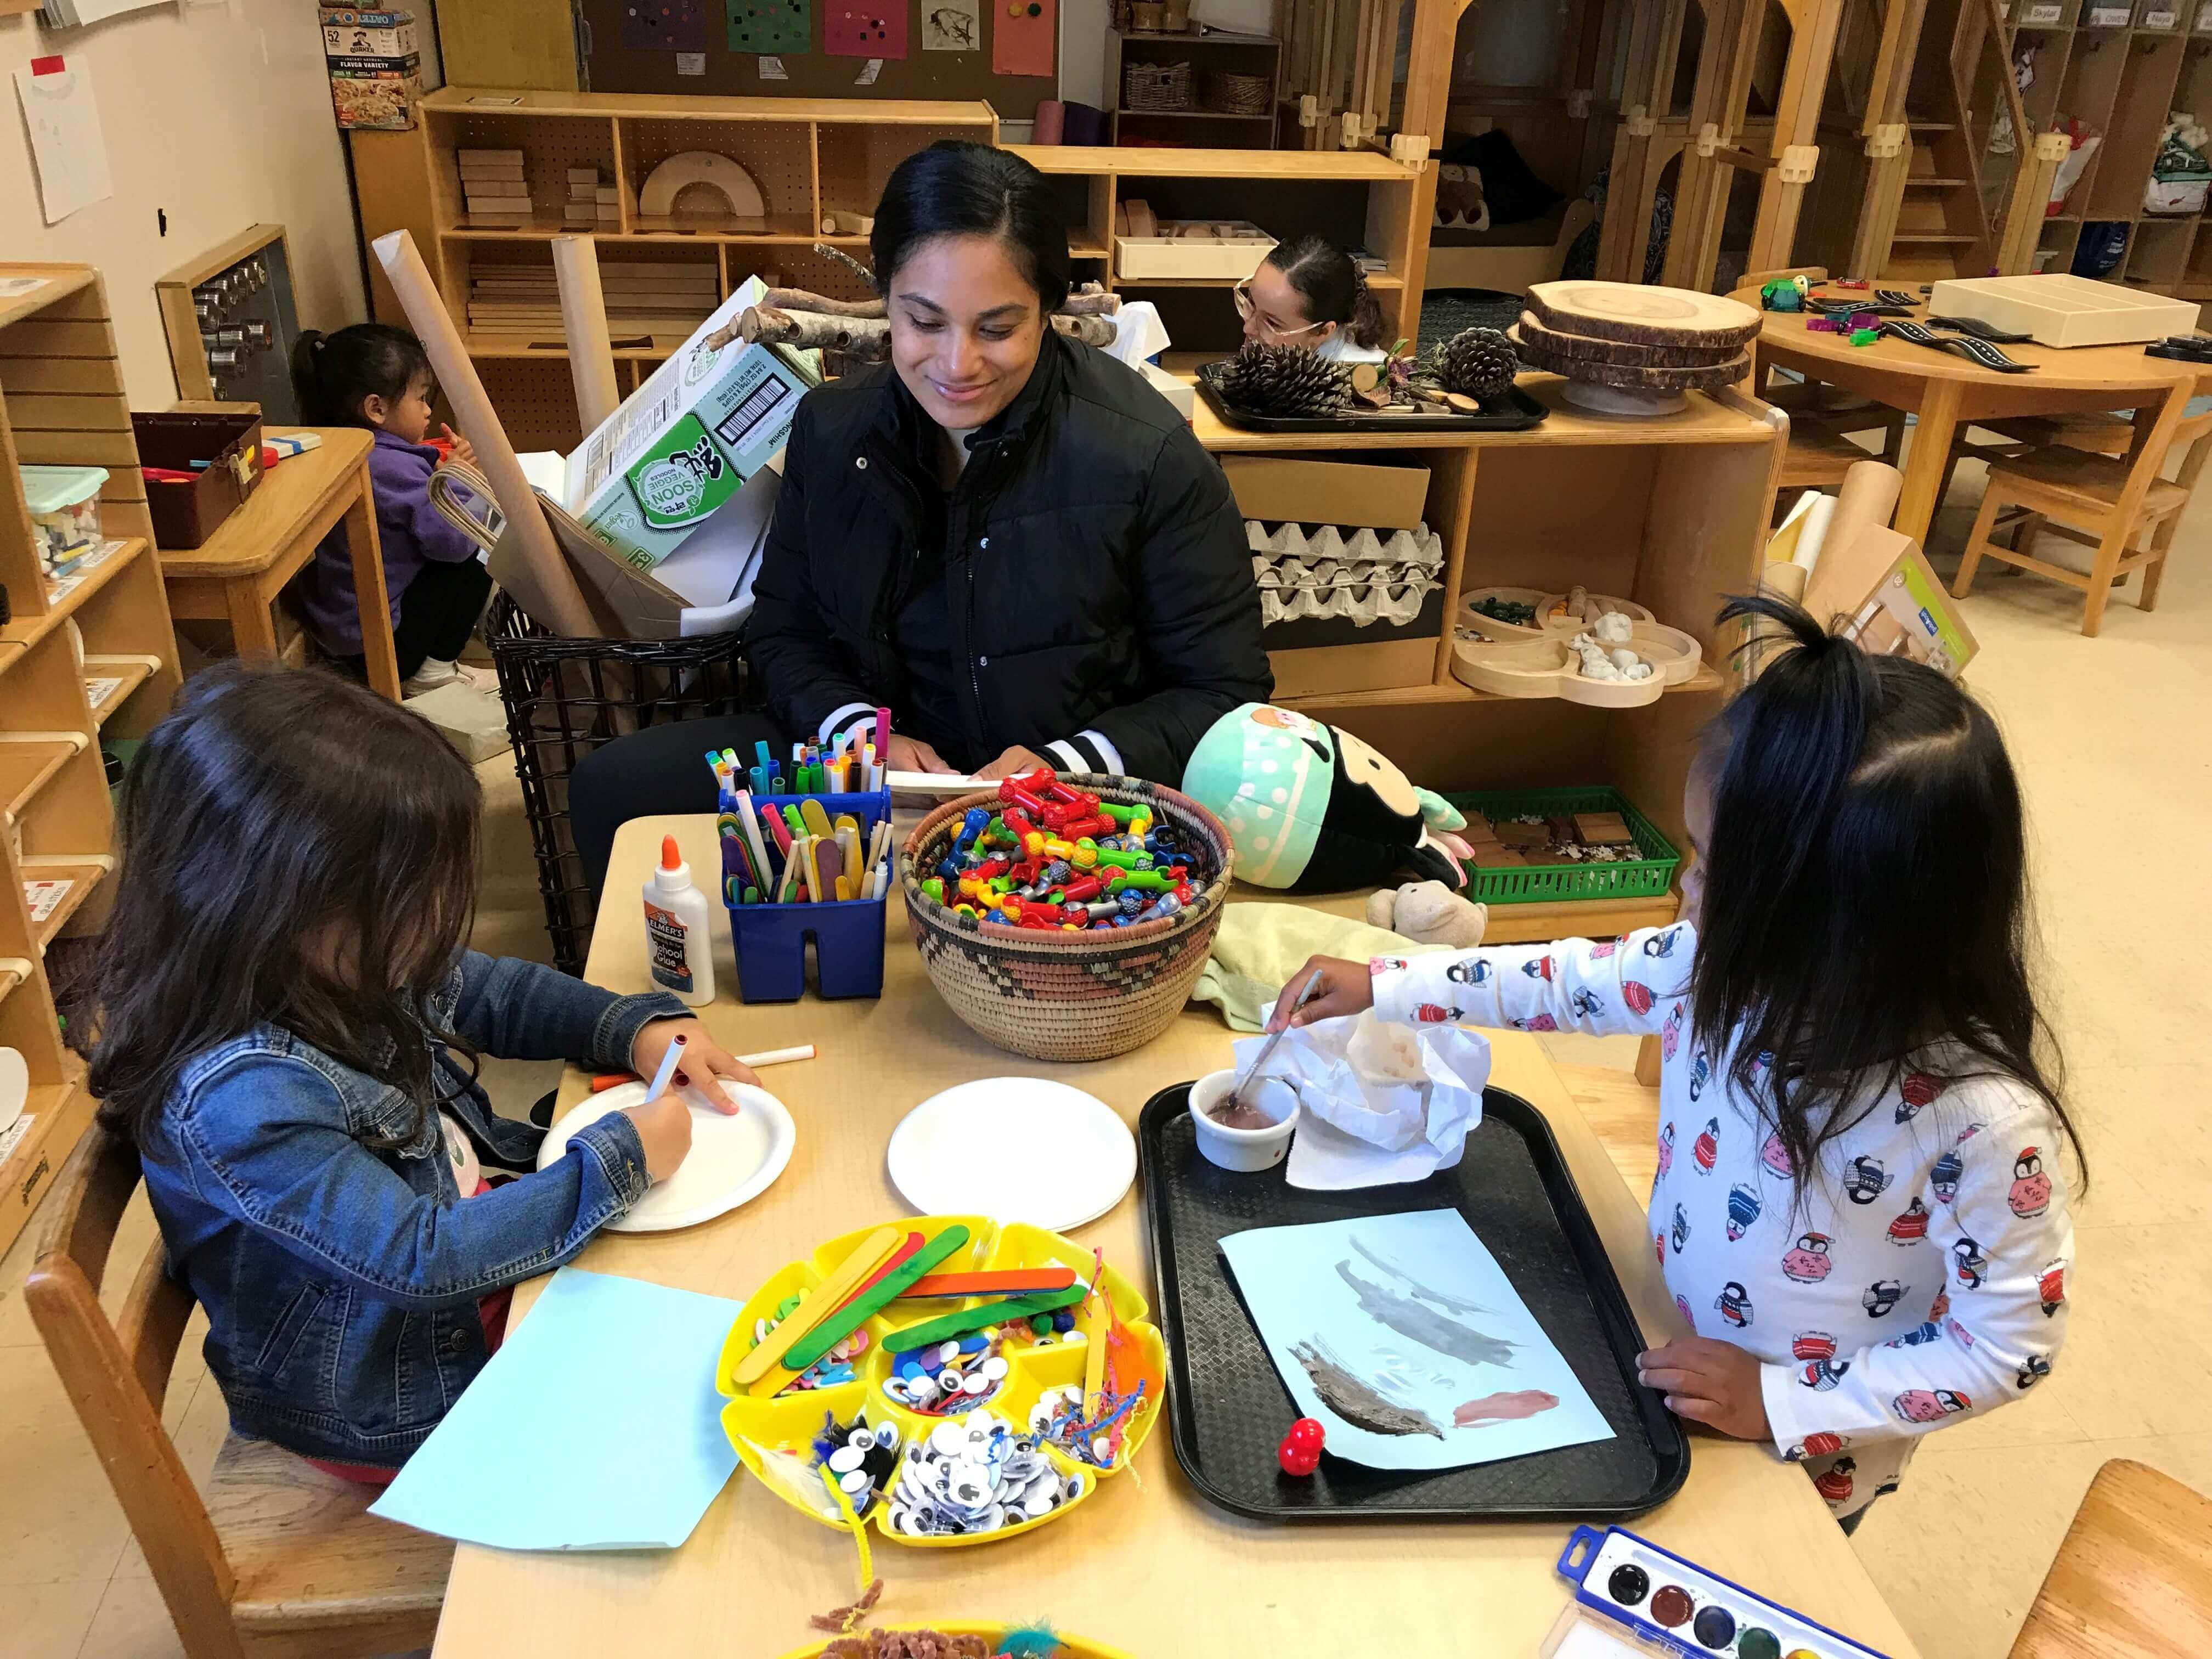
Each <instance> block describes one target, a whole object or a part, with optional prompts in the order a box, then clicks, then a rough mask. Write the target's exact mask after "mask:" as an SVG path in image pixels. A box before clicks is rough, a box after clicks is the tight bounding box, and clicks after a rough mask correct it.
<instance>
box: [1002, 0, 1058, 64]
mask: <svg viewBox="0 0 2212 1659" xmlns="http://www.w3.org/2000/svg"><path fill="white" fill-rule="evenodd" d="M993 3H994V5H996V6H997V7H998V8H999V9H997V10H996V11H994V13H993V14H992V15H991V73H992V74H994V75H1050V74H1051V73H1052V57H1053V50H1054V47H1055V46H1057V45H1058V44H1059V41H1060V0H993Z"/></svg>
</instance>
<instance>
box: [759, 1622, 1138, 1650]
mask: <svg viewBox="0 0 2212 1659" xmlns="http://www.w3.org/2000/svg"><path fill="white" fill-rule="evenodd" d="M880 1628H882V1629H884V1630H933V1631H938V1632H941V1633H943V1634H944V1635H946V1636H980V1637H981V1638H983V1639H984V1640H985V1641H987V1642H996V1641H998V1640H1000V1638H1003V1637H1004V1636H1005V1635H1006V1631H1007V1628H1008V1627H1007V1626H1005V1625H990V1624H977V1623H975V1622H973V1621H963V1622H960V1623H956V1624H949V1625H884V1626H880ZM1054 1634H1055V1635H1057V1636H1058V1637H1059V1638H1060V1651H1059V1652H1058V1653H1056V1654H1054V1656H1053V1659H1131V1656H1130V1655H1128V1654H1127V1653H1125V1652H1123V1651H1122V1650H1121V1649H1120V1648H1109V1647H1108V1646H1107V1645H1106V1644H1104V1643H1103V1642H1089V1641H1085V1639H1084V1638H1082V1637H1080V1636H1070V1635H1068V1634H1067V1633H1066V1632H1064V1631H1056V1632H1054ZM848 1639H849V1638H845V1637H842V1636H833V1637H831V1638H829V1640H828V1641H823V1642H812V1643H809V1644H807V1645H806V1646H805V1647H803V1648H793V1649H792V1650H791V1651H790V1652H788V1653H787V1654H785V1655H784V1656H783V1659H822V1656H823V1654H825V1653H827V1652H828V1651H829V1648H830V1644H832V1643H835V1642H842V1641H845V1640H848Z"/></svg>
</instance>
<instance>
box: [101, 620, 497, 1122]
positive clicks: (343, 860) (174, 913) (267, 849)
mask: <svg viewBox="0 0 2212 1659" xmlns="http://www.w3.org/2000/svg"><path fill="white" fill-rule="evenodd" d="M480 804H481V798H480V792H479V790H478V788H477V780H476V775H475V773H473V772H472V771H471V770H470V769H469V767H468V766H467V764H466V763H464V762H463V761H462V759H461V758H460V757H459V756H458V755H456V754H455V753H454V752H453V750H452V749H451V748H449V747H447V744H446V742H445V740H444V739H443V738H441V737H440V736H439V735H438V733H437V732H435V730H434V729H432V728H431V726H428V724H427V723H425V722H424V721H423V720H422V719H421V718H420V717H419V716H416V715H415V714H410V713H408V712H407V711H406V710H405V709H404V708H401V707H400V706H399V705H398V704H397V703H393V702H387V701H386V699H384V698H382V697H380V696H376V695H375V694H374V692H372V691H370V690H368V689H367V688H365V687H363V686H359V685H355V684H351V683H350V682H349V681H345V680H342V679H339V678H337V677H336V676H335V675H332V674H329V673H326V672H324V671H321V670H319V669H287V668H279V667H266V666H259V667H249V666H244V665H239V664H235V663H231V664H225V665H219V666H217V667H215V668H210V669H209V670H207V671H205V672H204V673H202V674H199V675H197V676H195V677H194V678H192V680H191V682H190V683H189V684H187V685H186V686H185V690H184V692H183V695H182V696H180V697H179V701H178V705H177V708H176V710H175V712H173V714H170V715H169V716H168V717H167V719H165V720H162V721H161V724H160V725H158V726H155V728H154V729H153V731H152V732H149V733H148V734H147V738H146V742H145V746H144V747H143V749H142V750H140V751H139V753H138V754H137V757H135V759H134V760H133V762H132V764H131V771H130V773H129V775H128V776H127V777H126V778H125V782H124V792H123V807H122V873H121V875H120V876H119V877H118V883H119V885H118V890H117V894H116V901H115V909H114V913H113V915H112V918H111V919H110V921H109V922H108V925H107V930H106V936H105V937H104V939H102V941H101V944H100V951H99V954H98V957H97V960H96V962H95V963H94V964H93V966H92V967H91V968H90V969H88V974H87V978H86V981H85V983H84V984H83V985H82V987H79V993H78V995H77V996H76V1000H75V1006H74V1008H73V1010H72V1014H73V1018H72V1022H71V1024H72V1028H73V1029H76V1030H86V1031H89V1033H90V1036H91V1039H92V1041H91V1048H90V1052H91V1056H92V1072H91V1085H92V1090H93V1092H94V1094H95V1095H96V1096H98V1097H99V1098H100V1121H102V1122H103V1123H105V1124H106V1125H107V1127H110V1128H111V1129H113V1130H115V1131H116V1132H117V1133H121V1134H124V1135H127V1136H129V1137H131V1139H134V1140H137V1139H141V1138H142V1137H143V1135H145V1134H146V1133H149V1131H151V1129H152V1128H153V1127H154V1125H155V1123H156V1122H157V1121H159V1120H160V1117H161V1109H162V1106H163V1103H165V1102H166V1101H167V1098H168V1097H169V1096H170V1094H171V1092H172V1091H173V1090H174V1089H175V1087H176V1085H177V1079H178V1077H179V1073H181V1072H182V1071H183V1069H184V1067H185V1065H186V1063H187V1062H189V1061H190V1060H191V1059H192V1058H193V1057H194V1056H195V1055H197V1054H204V1053H205V1052H207V1051H208V1050H209V1049H210V1048H215V1047H216V1046H217V1045H219V1044H221V1043H223V1042H228V1041H230V1040H231V1039H233V1038H234V1037H239V1036H244V1035H246V1033H247V1032H249V1031H251V1030H252V1029H253V1028H254V1027H255V1026H257V1025H260V1024H271V1025H276V1026H278V1027H281V1028H282V1029H283V1030H287V1031H289V1032H291V1033H292V1034H293V1035H294V1036H297V1037H299V1038H300V1039H301V1041H302V1042H307V1043H310V1044H312V1045H313V1047H315V1048H319V1049H320V1050H321V1051H322V1052H323V1053H324V1054H327V1055H329V1056H330V1057H331V1059H332V1060H336V1061H337V1062H338V1063H339V1064H340V1065H342V1066H348V1067H350V1068H351V1069H353V1070H355V1071H357V1072H362V1073H367V1074H368V1076H370V1077H373V1078H374V1079H377V1080H378V1081H379V1082H380V1083H385V1084H388V1085H391V1086H392V1087H393V1088H396V1089H398V1090H399V1091H401V1092H403V1093H404V1095H405V1096H406V1097H407V1098H408V1100H409V1101H410V1103H412V1104H413V1106H414V1108H415V1112H416V1115H415V1117H414V1119H413V1121H412V1122H411V1124H410V1125H409V1126H407V1127H406V1129H405V1130H404V1132H403V1133H398V1134H395V1135H394V1136H393V1137H392V1139H390V1140H388V1141H380V1142H377V1143H374V1144H377V1145H404V1144H406V1143H407V1142H408V1141H410V1140H411V1139H413V1138H414V1135H415V1134H416V1133H420V1132H421V1129H422V1121H423V1115H425V1114H427V1113H428V1112H429V1111H431V1110H433V1109H435V1106H436V1104H437V1103H438V1099H439V1091H438V1085H437V1073H436V1071H435V1050H436V1049H437V1048H441V1047H443V1048H454V1049H456V1050H458V1051H459V1053H460V1054H462V1055H463V1056H464V1058H465V1060H466V1061H467V1062H468V1064H469V1065H470V1066H473V1065H474V1064H475V1056H474V1054H473V1052H472V1051H471V1049H470V1048H469V1046H468V1044H466V1043H465V1042H462V1041H461V1040H460V1039H459V1038H458V1037H456V1036H454V1035H453V1033H452V1032H449V1031H444V1030H440V1029H438V1028H437V1026H436V1025H435V1023H434V1022H433V1021H432V1020H431V1018H430V1015H429V999H430V996H431V994H432V993H433V992H435V990H437V989H438V987H440V985H441V983H442V982H443V981H444V979H445V977H446V975H447V972H448V971H449V969H451V967H452V964H453V959H454V957H455V955H456V953H458V952H459V950H460V948H461V946H462V945H463V943H464V942H465V940H466V939H467V938H468V933H469V927H470V923H471V920H472V918H473V916H474V914H475V909H476V868H477V809H478V807H479V805H480ZM448 1092H450V1091H448Z"/></svg>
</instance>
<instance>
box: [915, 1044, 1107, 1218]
mask: <svg viewBox="0 0 2212 1659" xmlns="http://www.w3.org/2000/svg"><path fill="white" fill-rule="evenodd" d="M890 1177H891V1184H892V1185H893V1186H895V1187H896V1188H898V1189H899V1195H900V1196H901V1197H902V1198H903V1199H905V1200H906V1201H907V1202H908V1203H909V1204H911V1205H913V1206H914V1207H915V1209H916V1210H917V1211H919V1212H921V1213H922V1214H923V1215H987V1216H992V1217H994V1218H997V1219H999V1220H1000V1221H1026V1222H1028V1223H1030V1225H1033V1226H1038V1227H1045V1228H1048V1229H1050V1230H1051V1231H1054V1232H1065V1231H1066V1230H1067V1229H1068V1228H1070V1227H1079V1226H1081V1225H1083V1224H1084V1223H1085V1222H1086V1221H1094V1220H1096V1219H1097V1218H1098V1217H1100V1216H1102V1215H1104V1214H1105V1213H1106V1212H1107V1211H1109V1210H1110V1209H1112V1208H1113V1207H1114V1206H1115V1205H1116V1204H1119V1203H1120V1202H1121V1194H1124V1193H1126V1192H1127V1191H1128V1190H1129V1183H1130V1182H1133V1181H1134V1180H1135V1179H1136V1178H1137V1142H1136V1138H1135V1137H1134V1136H1133V1135H1132V1134H1130V1133H1129V1126H1128V1125H1127V1124H1126V1123H1124V1122H1122V1121H1121V1119H1120V1118H1119V1117H1117V1116H1116V1115H1115V1113H1114V1110H1113V1109H1112V1108H1111V1107H1109V1105H1107V1104H1106V1103H1105V1102H1104V1101H1103V1100H1100V1099H1097V1097H1094V1096H1091V1095H1086V1094H1085V1093H1084V1092H1083V1091H1082V1090H1080V1089H1071V1088H1069V1087H1068V1086H1067V1085H1066V1084H1065V1083H1047V1082H1042V1081H1040V1080H1039V1079H1036V1078H1026V1077H993V1078H984V1079H981V1080H979V1081H977V1082H975V1083H963V1084H961V1085H959V1086H958V1087H957V1088H951V1089H947V1090H946V1091H945V1092H944V1093H943V1094H939V1095H932V1096H931V1097H929V1098H928V1099H927V1100H925V1101H923V1102H922V1103H921V1105H919V1106H917V1107H915V1109H913V1110H912V1111H910V1112H908V1114H907V1115H906V1116H905V1118H904V1119H902V1121H900V1124H899V1126H898V1127H897V1128H896V1129H895V1130H893V1131H892V1132H891V1144H890Z"/></svg>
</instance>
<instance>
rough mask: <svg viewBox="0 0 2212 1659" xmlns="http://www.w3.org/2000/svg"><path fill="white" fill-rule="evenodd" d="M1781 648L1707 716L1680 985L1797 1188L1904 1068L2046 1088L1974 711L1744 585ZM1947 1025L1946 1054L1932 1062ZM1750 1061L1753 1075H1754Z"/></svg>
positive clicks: (2047, 1073)
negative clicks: (1692, 917)
mask: <svg viewBox="0 0 2212 1659" xmlns="http://www.w3.org/2000/svg"><path fill="white" fill-rule="evenodd" d="M1754 617H1756V618H1764V619H1765V620H1766V621H1767V622H1770V623H1774V624H1776V625H1778V628H1779V629H1782V630H1783V631H1784V633H1786V634H1787V635H1790V636H1791V637H1792V638H1793V639H1794V641H1795V644H1794V646H1793V647H1790V648H1787V649H1785V650H1784V652H1783V653H1782V654H1781V655H1780V656H1778V657H1777V658H1775V659H1773V660H1772V661H1771V663H1770V664H1769V665H1768V666H1767V667H1766V668H1765V671H1763V672H1762V673H1761V674H1760V675H1759V678H1757V679H1755V680H1754V681H1753V682H1752V684H1751V685H1750V686H1749V688H1748V689H1747V690H1745V691H1744V692H1743V693H1742V695H1741V696H1738V697H1737V698H1736V699H1735V702H1731V703H1730V704H1729V707H1728V708H1727V709H1726V710H1725V711H1724V712H1723V714H1721V716H1720V718H1719V720H1717V722H1716V723H1715V727H1714V730H1713V732H1711V735H1710V736H1709V738H1708V741H1707V745H1706V748H1705V752H1704V755H1703V756H1702V757H1701V759H1700V761H1699V765H1700V766H1701V768H1703V769H1704V771H1705V775H1706V776H1707V777H1708V778H1709V779H1710V780H1711V788H1712V840H1711V845H1710V846H1709V847H1705V848H1700V849H1699V854H1700V856H1701V857H1702V858H1703V859H1704V860H1705V909H1704V915H1703V917H1702V919H1701V920H1700V922H1699V933H1698V957H1697V967H1696V971H1695V976H1694V979H1693V981H1692V998H1691V1009H1692V1028H1693V1030H1694V1032H1695V1035H1696V1038H1697V1041H1698V1042H1699V1046H1700V1047H1701V1048H1704V1049H1705V1051H1706V1052H1708V1053H1711V1054H1720V1053H1722V1052H1723V1049H1725V1048H1728V1047H1729V1044H1730V1043H1731V1042H1733V1045H1734V1047H1733V1051H1732V1054H1731V1058H1730V1060H1729V1080H1730V1082H1731V1083H1733V1084H1734V1085H1735V1088H1736V1089H1737V1091H1739V1092H1740V1093H1741V1096H1742V1097H1743V1098H1745V1099H1747V1100H1754V1101H1758V1102H1759V1103H1760V1110H1761V1111H1762V1113H1763V1114H1765V1115H1767V1116H1768V1118H1769V1119H1770V1122H1769V1124H1768V1126H1767V1127H1770V1128H1771V1130H1772V1131H1773V1133H1774V1134H1775V1135H1776V1136H1777V1137H1778V1139H1780V1141H1781V1143H1782V1146H1783V1149H1784V1151H1785V1152H1788V1154H1789V1156H1790V1168H1791V1169H1792V1170H1796V1175H1797V1181H1798V1190H1799V1191H1800V1193H1801V1194H1802V1191H1803V1190H1804V1183H1805V1182H1806V1181H1807V1179H1808V1177H1809V1176H1810V1175H1811V1173H1812V1171H1814V1170H1815V1169H1816V1168H1817V1167H1818V1163H1819V1158H1820V1153H1821V1151H1822V1149H1823V1148H1825V1147H1826V1146H1827V1145H1828V1143H1829V1142H1831V1141H1832V1140H1833V1139H1836V1137H1837V1136H1838V1135H1840V1134H1842V1133H1844V1132H1845V1131H1847V1130H1848V1129H1850V1127H1853V1125H1854V1124H1856V1123H1857V1121H1859V1119H1860V1118H1861V1117H1863V1115H1864V1114H1865V1112H1866V1110H1868V1109H1869V1108H1870V1105H1871V1103H1872V1101H1873V1100H1874V1099H1875V1098H1878V1095H1870V1094H1869V1092H1868V1091H1869V1088H1870V1087H1871V1088H1875V1089H1877V1090H1887V1089H1888V1088H1892V1087H1894V1086H1895V1085H1897V1084H1898V1083H1899V1082H1900V1081H1901V1080H1902V1079H1903V1077H1904V1075H1905V1073H1906V1072H1908V1071H1914V1070H1925V1071H1936V1072H1940V1073H1943V1074H1947V1075H1949V1076H1952V1077H1960V1076H1967V1075H1984V1074H1990V1073H1995V1074H1997V1075H2001V1076H2004V1077H2008V1078H2013V1079H2017V1080H2018V1081H2019V1082H2021V1083H2022V1084H2025V1085H2027V1087H2028V1088H2030V1089H2033V1091H2035V1092H2036V1093H2038V1094H2039V1095H2041V1096H2042V1097H2044V1099H2045V1100H2046V1101H2047V1102H2049V1103H2050V1104H2051V1109H2052V1110H2053V1111H2054V1112H2056V1113H2057V1115H2058V1121H2059V1123H2060V1125H2061V1126H2062V1127H2063V1129H2064V1131H2065V1133H2066V1135H2067V1137H2068V1139H2069V1140H2072V1141H2074V1143H2075V1152H2076V1154H2077V1156H2078V1154H2079V1152H2080V1142H2079V1139H2078V1137H2076V1136H2075V1133H2074V1127H2073V1124H2072V1122H2071V1121H2069V1119H2068V1117H2067V1115H2066V1111H2065V1109H2064V1107H2063V1105H2062V1104H2061V1103H2060V1101H2059V1097H2058V1084H2057V1060H2056V1049H2055V1046H2054V1045H2053V1044H2052V1042H2051V1036H2050V1032H2049V1030H2048V1028H2047V1027H2046V1025H2045V1023H2044V1020H2043V1018H2042V1016H2041V1014H2040V1013H2039V1012H2038V1010H2037V1007H2036V1000H2035V993H2034V989H2033V985H2032V983H2031V981H2030V979H2029V974H2028V966H2027V964H2028V961H2029V958H2030V956H2031V947H2032V940H2031V938H2030V933H2031V927H2030V922H2029V918H2028V907H2027V849H2026V837H2025V831H2024V827H2023V823H2022V817H2021V799H2020V787H2019V785H2018V783H2017V782H2016V781H2015V779H2014V776H2013V769H2012V762H2011V761H2010V759H2009V758H2008V757H2007V756H2006V754H2005V749H2004V743H2003V740H2002V738H2000V737H1999V736H1998V734H1997V729H1996V723H1995V722H1994V721H1993V720H1990V716H1989V713H1988V711H1987V710H1985V709H1984V708H1982V707H1981V705H1980V704H1978V703H1977V702H1975V701H1974V700H1973V699H1972V697H1970V696H1967V695H1966V692H1965V691H1964V690H1961V689H1960V687H1959V686H1958V685H1957V684H1955V683H1954V682H1953V681H1951V680H1948V679H1946V678H1944V677H1943V676H1942V674H1939V673H1937V672H1936V671H1935V670H1934V669H1932V668H1929V667H1927V666H1925V665H1922V664H1919V663H1916V662H1912V661H1910V660H1908V659H1905V658H1901V657H1877V656H1870V655H1869V654H1867V653H1865V652H1863V651H1861V650H1860V649H1859V647H1857V645H1856V644H1855V643H1853V642H1851V641H1848V640H1844V639H1840V638H1837V637H1834V636H1832V635H1829V634H1827V633H1826V632H1825V631H1823V629H1821V628H1820V624H1819V623H1816V622H1815V621H1814V619H1813V618H1812V617H1809V616H1808V615H1807V614H1806V613H1805V612H1804V611H1802V610H1800V609H1798V608H1797V607H1796V606H1795V605H1789V604H1786V603H1784V602H1783V601H1780V600H1777V599H1771V598H1766V597H1759V598H1753V599H1735V600H1733V601H1731V602H1730V603H1729V605H1728V606H1727V608H1726V609H1724V610H1723V611H1722V612H1721V615H1720V620H1721V622H1722V623H1723V625H1725V624H1727V623H1730V622H1734V621H1737V620H1740V619H1747V618H1754ZM1944 1041H1948V1042H1951V1043H1954V1044H1957V1045H1959V1047H1960V1048H1963V1049H1965V1050H1966V1052H1967V1054H1971V1055H1972V1060H1969V1061H1968V1062H1967V1063H1966V1066H1965V1067H1964V1068H1963V1069H1960V1068H1958V1067H1956V1066H1952V1067H1948V1068H1946V1067H1942V1066H1936V1065H1935V1064H1932V1063H1930V1062H1929V1059H1928V1055H1929V1049H1930V1048H1931V1045H1934V1044H1936V1043H1938V1042H1944ZM1762 1071H1764V1072H1765V1073H1766V1075H1765V1076H1764V1077H1762V1076H1761V1075H1760V1073H1761V1072H1762Z"/></svg>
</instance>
